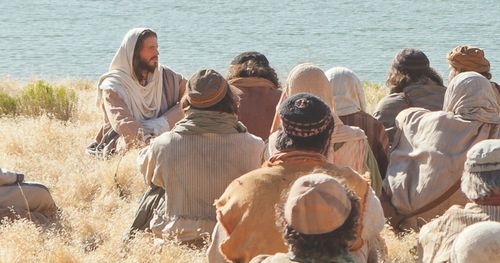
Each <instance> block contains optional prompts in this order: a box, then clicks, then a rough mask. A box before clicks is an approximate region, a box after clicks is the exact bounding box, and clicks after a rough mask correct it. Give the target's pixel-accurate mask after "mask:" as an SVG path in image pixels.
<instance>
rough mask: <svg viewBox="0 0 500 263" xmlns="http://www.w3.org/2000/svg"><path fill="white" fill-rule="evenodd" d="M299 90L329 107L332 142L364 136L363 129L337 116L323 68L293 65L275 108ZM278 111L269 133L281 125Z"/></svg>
mask: <svg viewBox="0 0 500 263" xmlns="http://www.w3.org/2000/svg"><path fill="white" fill-rule="evenodd" d="M301 92H306V93H309V94H312V95H314V96H317V97H319V98H320V99H321V100H323V102H325V103H326V104H327V105H328V106H329V107H330V110H331V111H332V115H333V119H334V122H335V128H334V131H333V134H332V138H331V143H332V144H333V143H337V142H345V141H350V140H359V139H360V138H361V139H362V138H366V135H365V133H364V132H363V130H361V129H355V128H353V127H350V126H347V125H344V123H342V121H341V120H340V118H339V117H338V115H337V113H336V112H335V107H334V102H333V94H332V92H331V89H330V83H329V82H328V79H327V78H326V75H325V73H324V72H323V70H321V69H320V68H319V67H317V66H315V65H313V64H310V63H304V64H299V65H297V66H295V67H294V68H293V69H292V70H291V71H290V74H289V75H288V79H287V81H286V86H285V89H284V92H283V93H282V95H281V99H280V102H279V103H278V105H277V106H276V108H278V107H279V105H280V104H281V103H282V102H283V101H285V100H286V99H287V98H288V97H289V96H292V95H295V94H297V93H301ZM278 112H279V111H278V110H276V114H275V115H274V121H273V126H272V129H271V133H272V132H275V131H276V130H278V129H279V127H280V126H281V119H280V118H279V114H278Z"/></svg>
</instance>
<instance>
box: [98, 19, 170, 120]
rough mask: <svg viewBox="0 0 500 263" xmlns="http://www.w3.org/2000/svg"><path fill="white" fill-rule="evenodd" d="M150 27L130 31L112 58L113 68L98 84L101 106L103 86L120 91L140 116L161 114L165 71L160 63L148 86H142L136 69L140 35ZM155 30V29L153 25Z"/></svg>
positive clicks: (132, 111)
mask: <svg viewBox="0 0 500 263" xmlns="http://www.w3.org/2000/svg"><path fill="white" fill-rule="evenodd" d="M147 29H148V28H133V29H131V30H130V31H128V32H127V34H126V35H125V37H124V38H123V41H122V43H121V45H120V48H118V51H116V54H115V56H114V58H113V60H112V61H111V65H110V66H109V71H108V72H107V73H106V74H104V75H102V76H101V78H100V79H99V82H98V84H97V107H98V108H101V106H102V102H103V101H102V90H104V89H110V90H113V91H115V92H117V93H118V94H119V95H120V96H121V97H122V98H123V99H124V100H125V103H127V106H128V107H129V110H130V112H131V113H132V115H133V116H134V118H135V119H136V120H144V119H150V118H153V117H156V116H158V113H159V112H160V106H161V98H162V88H163V78H162V75H163V71H162V67H161V66H160V64H158V67H157V69H156V70H155V71H154V73H153V76H152V78H151V79H150V81H149V83H148V84H147V85H146V86H142V85H141V84H140V83H139V81H138V80H137V77H136V76H135V73H134V67H133V60H134V49H135V45H136V43H137V39H138V38H139V35H140V34H141V33H142V32H143V31H144V30H147ZM149 30H151V29H149Z"/></svg>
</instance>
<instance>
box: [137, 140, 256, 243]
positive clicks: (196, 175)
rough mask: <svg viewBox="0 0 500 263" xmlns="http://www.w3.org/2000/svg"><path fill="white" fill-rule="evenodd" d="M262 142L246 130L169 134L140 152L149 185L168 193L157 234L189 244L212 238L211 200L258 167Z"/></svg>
mask: <svg viewBox="0 0 500 263" xmlns="http://www.w3.org/2000/svg"><path fill="white" fill-rule="evenodd" d="M263 150H264V142H263V141H262V140H261V139H260V138H258V137H256V136H254V135H252V134H249V133H247V132H245V133H231V134H216V133H203V134H184V133H178V132H174V131H170V132H166V133H164V134H163V135H161V136H160V137H158V138H155V139H154V141H153V143H152V144H151V145H150V146H149V147H147V148H145V149H143V150H142V151H141V152H140V153H139V157H138V164H139V169H140V172H141V174H142V175H143V176H144V180H145V182H146V183H147V184H150V183H153V184H155V185H158V186H160V187H162V188H164V189H165V214H158V213H156V215H155V216H154V217H153V219H152V221H151V225H150V228H151V230H152V231H153V233H155V235H156V236H158V237H161V236H162V235H165V236H167V237H170V236H173V237H175V238H177V239H179V240H180V241H190V240H195V239H198V238H199V237H201V236H202V235H203V234H204V233H205V234H206V233H208V234H210V233H211V232H212V230H213V228H214V225H215V222H216V217H215V209H214V208H213V202H214V200H215V199H216V198H218V197H219V196H220V195H221V194H222V193H223V192H224V189H226V187H227V186H228V185H229V183H230V182H231V181H232V180H234V179H235V178H237V177H239V176H241V175H242V174H245V173H247V172H249V171H251V170H253V169H256V168H258V167H259V166H260V164H261V160H262V152H263Z"/></svg>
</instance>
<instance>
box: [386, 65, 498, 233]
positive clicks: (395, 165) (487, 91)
mask: <svg viewBox="0 0 500 263" xmlns="http://www.w3.org/2000/svg"><path fill="white" fill-rule="evenodd" d="M396 124H397V127H398V131H397V133H396V136H395V141H394V142H395V143H394V145H393V149H392V152H391V155H390V163H389V167H388V171H387V177H386V179H385V180H384V190H385V191H386V193H387V194H388V197H389V199H390V204H388V205H387V206H384V208H385V209H386V210H385V212H386V216H391V215H392V214H393V213H394V212H396V213H398V214H400V215H408V214H410V213H412V212H413V211H416V210H417V209H420V208H422V207H424V206H426V205H427V204H429V203H431V202H432V201H434V200H436V199H437V198H439V196H441V195H442V194H443V193H444V192H446V191H447V190H448V189H450V188H451V187H452V186H453V185H456V184H457V182H459V180H460V178H461V176H462V172H463V168H464V162H465V160H466V153H467V151H468V150H469V149H470V148H471V147H472V146H473V145H474V144H476V143H477V142H480V141H482V140H485V139H498V138H500V105H498V104H497V102H496V98H495V94H494V93H493V90H492V89H491V86H490V84H489V82H488V80H487V79H486V78H484V77H482V76H481V75H479V74H477V73H472V72H466V73H461V74H459V75H458V76H457V77H455V78H454V79H453V81H452V83H451V84H450V87H449V88H448V89H447V91H446V94H445V100H444V105H443V111H438V112H430V111H429V110H426V109H422V108H409V109H406V110H404V111H402V112H401V113H400V114H399V115H398V116H397V118H396ZM466 202H467V199H466V197H465V195H464V194H463V193H462V192H461V191H459V190H458V191H456V192H455V193H454V194H452V195H451V196H450V197H448V198H447V199H446V200H445V201H444V202H442V203H441V204H440V205H438V206H436V207H434V208H433V209H431V210H428V211H425V212H423V213H421V214H419V215H416V216H412V217H410V218H408V219H406V220H404V221H403V222H402V227H403V228H413V229H416V230H418V229H419V228H420V227H421V226H422V225H424V224H425V223H426V222H428V221H430V220H431V219H432V218H434V217H435V216H438V215H441V214H443V213H444V212H445V211H446V210H447V209H448V208H449V207H450V206H451V205H453V204H461V205H463V204H465V203H466ZM392 210H394V211H392ZM393 223H397V222H393Z"/></svg>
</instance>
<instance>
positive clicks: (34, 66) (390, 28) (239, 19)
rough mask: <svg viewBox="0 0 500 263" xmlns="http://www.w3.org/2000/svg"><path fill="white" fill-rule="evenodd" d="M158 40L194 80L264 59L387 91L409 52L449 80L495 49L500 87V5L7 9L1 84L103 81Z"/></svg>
mask: <svg viewBox="0 0 500 263" xmlns="http://www.w3.org/2000/svg"><path fill="white" fill-rule="evenodd" d="M140 26H141V27H142V26H146V27H151V28H153V29H154V30H156V31H157V33H158V38H159V45H160V63H163V64H166V65H168V66H170V67H171V68H172V69H174V70H175V71H177V72H180V73H182V74H185V75H186V76H189V75H191V74H192V73H193V72H195V71H196V70H197V69H200V68H204V67H211V68H215V69H216V70H218V71H220V72H222V73H226V68H227V66H228V64H229V62H230V61H231V59H232V57H234V56H235V55H237V54H238V53H240V52H242V51H248V50H257V51H260V52H262V53H264V54H266V56H267V57H268V59H269V60H270V62H271V65H272V66H273V67H274V68H276V69H277V71H278V74H279V76H280V77H281V78H282V81H284V78H285V77H286V75H287V72H288V71H289V70H290V69H291V68H292V67H293V66H294V65H296V64H297V63H300V62H313V63H315V64H318V65H319V66H321V67H322V68H323V69H325V70H326V69H328V68H330V67H333V66H346V67H349V68H351V69H353V70H354V71H355V72H356V73H357V74H358V76H359V77H360V78H361V79H363V80H370V81H376V82H383V81H384V80H385V77H386V75H387V69H388V67H389V64H390V62H391V59H392V57H393V56H394V54H395V53H396V52H398V51H399V50H400V49H401V48H403V47H415V48H420V49H422V50H423V51H424V52H425V53H426V54H427V55H428V56H429V58H430V60H431V65H432V66H433V67H435V68H436V69H437V70H438V71H439V72H440V73H441V75H443V76H444V79H445V80H446V79H447V75H448V66H447V62H446V53H447V52H448V51H449V50H450V49H452V48H453V47H455V46H457V45H459V44H473V45H477V46H480V47H482V48H484V49H485V52H486V57H487V58H488V59H489V60H490V62H491V64H492V74H493V76H494V79H496V80H499V79H500V1H499V0H484V1H469V0H467V1H463V0H441V1H434V0H420V1H383V0H372V1H314V0H311V1H289V0H282V1H264V0H258V1H248V0H247V1H238V0H234V1H206V0H199V1H189V2H188V1H151V0H142V1H130V2H125V1H115V0H99V1H95V0H94V1H92V0H87V1H81V0H79V1H77V0H22V1H11V0H0V30H1V32H2V35H1V37H0V61H1V62H0V77H6V76H8V77H11V78H14V79H21V80H23V79H29V78H31V77H33V76H38V77H42V78H47V79H57V78H65V77H78V78H87V79H92V80H94V79H97V78H98V77H99V75H101V74H102V73H104V72H105V71H106V69H107V67H108V65H109V63H110V62H111V59H112V58H113V55H114V53H115V51H116V49H117V48H118V46H119V44H120V42H121V40H122V38H123V36H124V35H125V33H126V32H127V31H128V29H130V28H132V27H140Z"/></svg>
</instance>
